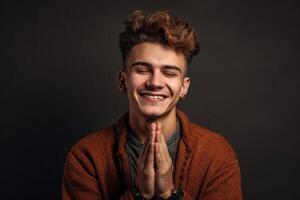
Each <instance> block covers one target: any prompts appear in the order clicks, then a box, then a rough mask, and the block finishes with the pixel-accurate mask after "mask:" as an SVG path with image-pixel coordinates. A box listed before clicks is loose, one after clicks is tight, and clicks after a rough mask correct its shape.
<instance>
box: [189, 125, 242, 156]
mask: <svg viewBox="0 0 300 200" xmlns="http://www.w3.org/2000/svg"><path fill="white" fill-rule="evenodd" d="M190 137H191V140H190V141H191V143H192V144H191V146H192V147H193V149H195V150H198V151H205V152H206V154H207V155H209V156H211V157H214V158H215V159H216V158H220V159H226V160H228V161H234V160H236V155H235V152H234V150H233V148H232V145H231V144H230V143H229V141H228V140H227V139H226V138H225V137H224V136H222V135H221V134H219V133H217V132H215V131H212V130H209V129H207V128H205V127H203V126H201V125H198V124H194V123H190ZM224 161H225V160H224Z"/></svg>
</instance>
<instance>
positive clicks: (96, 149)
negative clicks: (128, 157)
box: [70, 125, 115, 156]
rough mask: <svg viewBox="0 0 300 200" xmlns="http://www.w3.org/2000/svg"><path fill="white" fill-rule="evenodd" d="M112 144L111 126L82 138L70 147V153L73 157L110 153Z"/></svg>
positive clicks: (113, 141) (112, 128) (113, 137)
mask: <svg viewBox="0 0 300 200" xmlns="http://www.w3.org/2000/svg"><path fill="white" fill-rule="evenodd" d="M114 143H115V136H114V125H112V126H109V127H107V128H103V129H100V130H98V131H96V132H93V133H90V134H89V135H87V136H85V137H83V138H82V139H80V140H79V141H78V142H77V143H75V144H74V145H73V146H72V147H71V149H70V153H72V154H75V155H76V154H85V155H91V156H92V155H94V154H95V155H99V154H100V155H101V154H103V153H108V152H109V151H112V149H113V146H114Z"/></svg>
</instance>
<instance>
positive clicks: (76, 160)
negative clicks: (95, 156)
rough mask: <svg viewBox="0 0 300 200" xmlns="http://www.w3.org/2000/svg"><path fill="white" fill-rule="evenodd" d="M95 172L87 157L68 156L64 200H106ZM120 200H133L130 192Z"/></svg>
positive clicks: (64, 177)
mask: <svg viewBox="0 0 300 200" xmlns="http://www.w3.org/2000/svg"><path fill="white" fill-rule="evenodd" d="M94 171H95V170H94V169H93V165H92V164H91V162H90V161H88V160H87V158H86V157H80V156H76V155H75V154H74V153H72V152H70V153H69V154H68V155H67V158H66V163H65V169H64V176H63V182H62V200H86V199H88V200H102V199H105V198H104V196H103V193H102V192H101V190H100V187H99V182H98V180H97V179H96V176H95V172H94ZM119 200H133V196H132V194H131V191H130V190H127V191H125V192H124V193H123V194H122V195H121V196H120V197H119Z"/></svg>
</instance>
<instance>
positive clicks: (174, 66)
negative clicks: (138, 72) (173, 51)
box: [130, 61, 181, 73]
mask: <svg viewBox="0 0 300 200" xmlns="http://www.w3.org/2000/svg"><path fill="white" fill-rule="evenodd" d="M136 65H143V66H145V67H147V68H151V67H152V66H153V65H151V64H150V63H148V62H143V61H136V62H134V63H132V64H131V65H130V68H132V67H134V66H136ZM162 67H163V68H164V69H171V70H176V71H178V72H179V73H181V69H180V68H179V67H178V66H176V65H163V66H162Z"/></svg>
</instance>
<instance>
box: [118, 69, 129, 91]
mask: <svg viewBox="0 0 300 200" xmlns="http://www.w3.org/2000/svg"><path fill="white" fill-rule="evenodd" d="M118 88H119V89H120V90H121V92H123V93H125V94H126V92H127V86H126V74H125V72H124V71H119V77H118Z"/></svg>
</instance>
